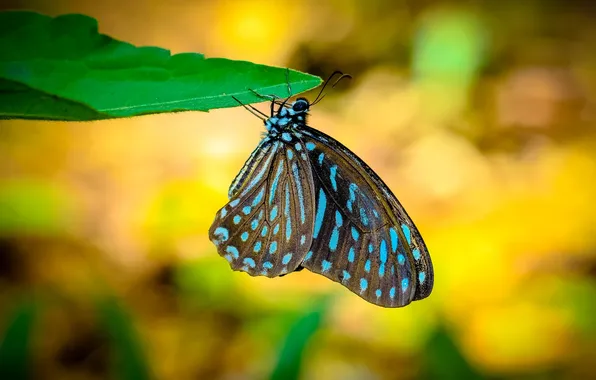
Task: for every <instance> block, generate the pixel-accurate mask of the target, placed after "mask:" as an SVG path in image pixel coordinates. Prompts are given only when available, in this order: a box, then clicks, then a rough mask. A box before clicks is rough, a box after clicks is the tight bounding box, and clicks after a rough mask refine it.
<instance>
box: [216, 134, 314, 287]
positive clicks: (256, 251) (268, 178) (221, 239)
mask: <svg viewBox="0 0 596 380" xmlns="http://www.w3.org/2000/svg"><path fill="white" fill-rule="evenodd" d="M267 140H268V139H267V138H265V139H264V140H263V142H261V144H259V148H257V149H258V151H255V152H254V153H253V154H252V155H251V157H250V158H249V160H247V162H246V163H245V165H244V167H243V168H242V169H241V171H240V173H239V174H238V175H237V176H236V180H234V182H233V183H232V186H231V187H230V202H229V203H228V204H227V205H225V206H224V207H223V208H222V209H221V210H220V211H219V212H218V213H217V214H216V219H215V221H214V223H213V225H212V226H211V229H210V238H211V240H212V241H213V242H214V243H215V245H216V246H217V250H218V252H219V254H220V255H221V256H223V257H225V258H226V260H228V261H229V262H230V266H231V267H232V269H234V270H241V271H245V272H247V273H249V274H250V275H252V276H257V275H261V276H268V277H275V276H279V275H280V274H285V273H288V272H292V271H294V270H295V269H296V268H297V267H298V266H299V265H300V263H301V262H302V261H303V259H304V256H305V255H306V253H307V251H308V247H309V246H310V245H311V241H312V235H311V231H312V228H313V217H312V215H313V213H314V212H313V201H312V192H313V189H312V184H313V180H312V175H311V172H310V170H308V163H307V162H306V161H303V162H300V160H299V157H300V152H299V151H297V150H296V149H295V147H294V145H292V144H285V143H282V142H280V141H275V142H271V141H267Z"/></svg>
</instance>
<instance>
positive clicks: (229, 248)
mask: <svg viewBox="0 0 596 380" xmlns="http://www.w3.org/2000/svg"><path fill="white" fill-rule="evenodd" d="M226 252H227V253H229V254H231V255H232V256H234V258H235V259H237V258H238V256H239V252H238V248H236V247H234V246H232V245H228V246H227V247H226Z"/></svg>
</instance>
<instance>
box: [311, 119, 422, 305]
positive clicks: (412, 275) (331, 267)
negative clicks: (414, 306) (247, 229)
mask: <svg viewBox="0 0 596 380" xmlns="http://www.w3.org/2000/svg"><path fill="white" fill-rule="evenodd" d="M301 134H302V142H303V145H304V147H305V149H306V152H307V153H308V158H309V161H310V164H311V170H312V173H313V174H312V176H313V181H314V197H315V198H314V204H315V220H314V229H313V243H312V246H311V248H310V250H309V252H308V253H307V255H306V257H305V260H304V263H303V264H302V265H303V266H304V267H306V268H307V269H309V270H311V271H313V272H315V273H320V274H322V275H324V276H326V277H328V278H330V279H332V280H334V281H337V282H340V283H341V284H343V285H344V286H346V287H347V288H349V289H350V290H352V291H353V292H354V293H356V294H358V295H360V296H361V297H362V298H364V299H366V300H367V301H369V302H371V303H374V304H377V305H381V306H386V307H400V306H405V305H407V304H409V303H410V302H411V301H412V300H416V299H422V298H425V297H426V296H428V294H430V291H431V290H432V281H433V272H432V264H431V262H430V257H429V255H428V252H427V250H426V247H425V245H424V242H423V241H422V239H421V238H420V235H419V233H418V230H417V229H416V226H415V225H414V223H413V222H412V220H411V219H410V218H409V216H408V215H407V214H406V212H405V210H404V209H403V207H402V206H401V205H400V204H399V201H398V200H397V199H396V198H395V196H394V195H393V194H392V193H391V191H390V190H389V189H388V188H387V186H386V185H385V184H384V183H383V182H382V181H381V179H380V178H379V177H378V176H377V175H376V174H375V173H374V172H373V171H372V170H371V169H370V168H369V167H368V166H367V165H366V164H365V163H364V162H363V161H362V160H361V159H359V158H358V157H356V155H354V153H352V152H351V151H349V150H348V149H347V148H346V147H345V146H343V145H342V144H340V143H339V142H337V141H336V140H334V139H333V138H331V137H329V136H327V135H325V134H323V133H321V132H319V131H317V130H315V129H312V128H309V127H306V126H302V128H301Z"/></svg>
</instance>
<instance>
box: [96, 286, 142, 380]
mask: <svg viewBox="0 0 596 380" xmlns="http://www.w3.org/2000/svg"><path fill="white" fill-rule="evenodd" d="M97 307H98V312H99V317H100V321H101V324H102V325H103V327H104V329H105V331H106V332H107V333H108V335H109V337H110V342H111V347H112V349H113V353H114V357H113V359H114V361H113V363H112V364H113V371H114V377H115V378H116V379H136V380H147V379H152V378H153V376H151V372H150V370H149V366H148V364H147V361H146V359H145V355H144V353H143V350H142V346H141V343H140V341H139V338H138V337H137V333H136V331H135V329H134V326H133V323H132V321H131V319H130V317H129V316H128V313H127V312H126V310H125V309H124V308H123V307H122V306H120V304H119V302H118V301H117V300H116V299H114V298H112V297H106V298H105V299H101V300H100V301H99V302H98V305H97Z"/></svg>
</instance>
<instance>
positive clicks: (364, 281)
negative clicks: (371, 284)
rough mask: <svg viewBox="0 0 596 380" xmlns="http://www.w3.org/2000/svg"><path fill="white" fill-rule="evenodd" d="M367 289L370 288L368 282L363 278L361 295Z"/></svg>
mask: <svg viewBox="0 0 596 380" xmlns="http://www.w3.org/2000/svg"><path fill="white" fill-rule="evenodd" d="M366 288H368V281H366V279H365V278H361V279H360V293H362V292H363V291H365V290H366Z"/></svg>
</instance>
